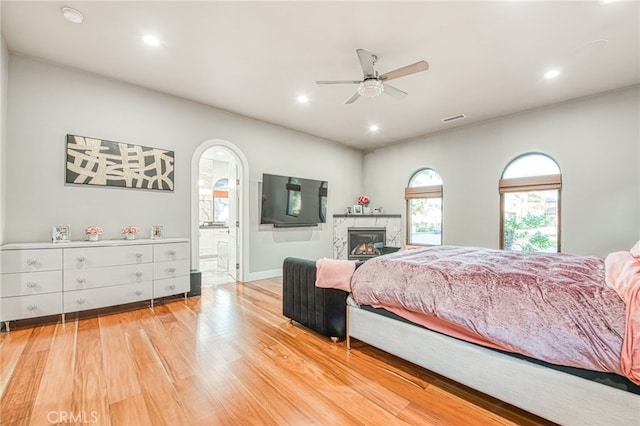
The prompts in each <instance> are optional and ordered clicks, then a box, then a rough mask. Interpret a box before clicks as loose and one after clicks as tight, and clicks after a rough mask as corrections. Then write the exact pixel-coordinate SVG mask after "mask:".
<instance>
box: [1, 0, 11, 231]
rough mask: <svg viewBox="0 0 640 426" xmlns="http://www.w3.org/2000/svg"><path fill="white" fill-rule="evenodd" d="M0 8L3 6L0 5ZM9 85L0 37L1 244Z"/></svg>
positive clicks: (7, 56)
mask: <svg viewBox="0 0 640 426" xmlns="http://www.w3.org/2000/svg"><path fill="white" fill-rule="evenodd" d="M0 10H2V8H1V7H0ZM8 86H9V51H8V50H7V45H6V44H5V42H4V39H3V38H2V37H0V244H2V243H3V241H4V230H5V217H6V213H5V212H6V209H5V206H6V203H5V187H6V179H5V170H6V166H5V164H6V154H5V151H6V145H7V143H6V141H7V91H8Z"/></svg>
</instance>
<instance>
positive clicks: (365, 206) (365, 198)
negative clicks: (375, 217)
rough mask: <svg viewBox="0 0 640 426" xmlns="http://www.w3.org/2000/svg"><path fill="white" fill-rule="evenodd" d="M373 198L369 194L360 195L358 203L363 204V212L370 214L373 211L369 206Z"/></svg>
mask: <svg viewBox="0 0 640 426" xmlns="http://www.w3.org/2000/svg"><path fill="white" fill-rule="evenodd" d="M370 202H371V200H370V199H369V197H368V196H367V195H361V196H359V197H358V204H360V205H361V206H362V213H364V214H369V213H371V209H370V208H369V203H370Z"/></svg>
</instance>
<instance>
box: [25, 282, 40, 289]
mask: <svg viewBox="0 0 640 426" xmlns="http://www.w3.org/2000/svg"><path fill="white" fill-rule="evenodd" d="M37 285H38V283H37V282H35V281H29V282H28V283H27V287H28V288H34V287H35V286H37Z"/></svg>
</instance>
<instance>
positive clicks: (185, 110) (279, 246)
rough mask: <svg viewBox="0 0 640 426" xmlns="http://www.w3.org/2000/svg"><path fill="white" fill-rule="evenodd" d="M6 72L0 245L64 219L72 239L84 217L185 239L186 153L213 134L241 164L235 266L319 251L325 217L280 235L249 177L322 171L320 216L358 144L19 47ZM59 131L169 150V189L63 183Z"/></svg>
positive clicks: (352, 179)
mask: <svg viewBox="0 0 640 426" xmlns="http://www.w3.org/2000/svg"><path fill="white" fill-rule="evenodd" d="M8 69H9V88H10V90H9V96H8V102H7V106H8V122H9V131H8V134H7V143H6V158H7V160H8V161H7V165H6V181H7V188H6V196H5V201H6V228H5V240H4V242H5V243H10V242H24V241H47V240H49V239H50V228H51V226H52V225H62V224H69V225H71V238H72V239H74V240H78V239H83V238H84V233H83V229H84V228H85V227H86V226H88V225H99V226H102V227H103V228H104V229H105V235H104V237H105V238H121V235H120V229H121V228H122V226H124V225H136V226H139V227H141V228H143V229H145V231H146V230H147V229H148V228H149V226H150V225H163V226H164V232H165V235H166V236H184V237H188V236H189V235H190V227H191V214H190V206H191V202H190V196H191V188H190V185H191V183H190V182H191V171H190V168H191V158H192V155H193V153H194V151H195V150H196V148H197V147H198V146H199V145H200V144H202V143H203V142H205V141H207V140H211V139H221V140H225V141H228V142H230V143H232V144H234V145H235V146H237V147H238V149H240V150H241V151H242V152H243V153H244V155H245V156H246V158H247V161H248V164H249V182H248V188H249V197H250V198H249V206H248V208H249V209H250V210H249V218H250V223H249V225H248V228H247V229H248V233H247V234H248V236H247V237H246V241H245V242H244V243H245V244H249V259H245V262H247V261H248V265H245V269H244V270H245V272H249V273H255V275H256V276H258V275H260V274H262V275H277V274H279V271H280V267H281V264H282V260H283V258H284V257H286V256H294V255H295V256H301V257H308V258H318V257H321V256H327V257H330V256H331V253H332V247H333V246H332V242H333V236H332V231H331V230H332V224H331V223H327V224H326V225H324V226H321V227H319V228H310V229H301V230H297V231H289V232H287V231H284V232H283V231H281V230H274V229H273V228H272V227H270V226H269V227H263V226H261V225H259V218H258V216H257V203H258V200H259V196H258V181H259V180H260V179H261V178H262V173H264V172H266V173H275V174H290V175H293V176H302V177H308V178H311V179H323V180H328V181H329V200H328V201H329V214H333V213H334V212H340V213H342V212H343V210H344V207H343V206H345V205H347V204H350V203H351V204H352V203H353V191H358V190H359V189H360V173H361V167H362V166H361V154H360V152H358V151H355V150H352V149H348V148H345V147H343V146H340V145H337V144H335V143H332V142H328V141H326V140H323V139H319V138H315V137H312V136H309V135H306V134H302V133H299V132H295V131H292V130H289V129H285V128H282V127H279V126H275V125H271V124H267V123H264V122H260V121H257V120H252V119H249V118H246V117H242V116H238V115H235V114H231V113H228V112H225V111H221V110H218V109H215V108H211V107H207V106H204V105H200V104H197V103H193V102H189V101H186V100H183V99H179V98H176V97H172V96H168V95H164V94H161V93H157V92H154V91H150V90H147V89H143V88H140V87H137V86H132V85H128V84H125V83H122V82H118V81H113V80H109V79H105V78H102V77H99V76H95V75H91V74H87V73H83V72H79V71H75V70H71V69H67V68H62V67H59V66H55V65H52V64H49V63H45V62H41V61H36V60H32V59H29V58H25V57H22V56H17V55H13V54H11V55H10V56H9V67H8ZM67 133H70V134H77V135H83V136H91V137H96V138H101V139H106V140H112V141H120V142H126V143H131V144H137V145H144V146H151V147H157V148H164V149H170V150H173V151H175V191H174V192H172V193H170V192H153V191H144V190H126V189H113V188H99V187H94V186H69V185H65V175H64V172H65V136H66V134H67ZM345 182H349V183H350V184H349V185H346V184H345ZM351 183H355V187H354V186H352V184H351ZM245 184H246V183H245ZM196 226H197V224H196ZM147 232H148V231H147ZM196 257H197V256H196ZM251 278H252V276H251V275H250V274H249V275H246V276H245V279H251Z"/></svg>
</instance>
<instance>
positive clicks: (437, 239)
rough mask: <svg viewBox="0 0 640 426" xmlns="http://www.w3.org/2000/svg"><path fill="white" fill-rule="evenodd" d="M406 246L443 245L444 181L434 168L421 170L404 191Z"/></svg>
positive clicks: (412, 177) (414, 175) (415, 174)
mask: <svg viewBox="0 0 640 426" xmlns="http://www.w3.org/2000/svg"><path fill="white" fill-rule="evenodd" d="M405 200H406V201H407V244H414V245H427V246H431V245H441V244H442V178H441V177H440V175H439V174H438V173H437V172H436V171H435V170H433V169H428V168H427V169H422V170H418V171H417V172H416V173H414V174H413V176H411V179H410V180H409V186H408V187H407V188H405Z"/></svg>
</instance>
